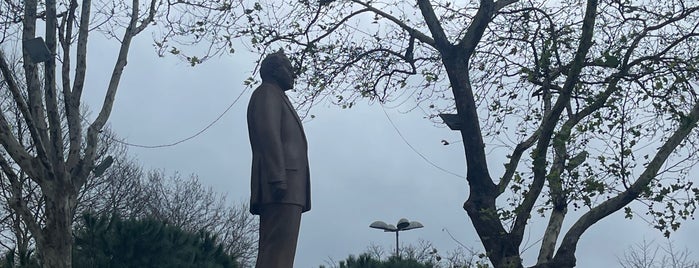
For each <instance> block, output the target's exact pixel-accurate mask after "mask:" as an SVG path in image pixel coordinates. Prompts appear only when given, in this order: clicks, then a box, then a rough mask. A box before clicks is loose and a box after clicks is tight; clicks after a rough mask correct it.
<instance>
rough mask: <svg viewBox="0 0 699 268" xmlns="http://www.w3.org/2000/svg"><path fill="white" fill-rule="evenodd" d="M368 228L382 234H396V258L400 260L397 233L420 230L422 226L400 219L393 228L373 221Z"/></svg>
mask: <svg viewBox="0 0 699 268" xmlns="http://www.w3.org/2000/svg"><path fill="white" fill-rule="evenodd" d="M369 227H371V228H375V229H381V230H383V231H384V232H394V233H396V257H397V258H400V251H398V249H399V244H398V232H400V231H407V230H412V229H417V228H422V227H424V226H423V225H422V223H419V222H416V221H408V220H407V219H406V218H402V219H400V220H399V221H398V223H397V224H396V225H395V226H394V225H393V224H386V223H385V222H383V221H375V222H372V223H371V224H370V225H369Z"/></svg>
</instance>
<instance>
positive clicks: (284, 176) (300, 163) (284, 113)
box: [248, 50, 311, 268]
mask: <svg viewBox="0 0 699 268" xmlns="http://www.w3.org/2000/svg"><path fill="white" fill-rule="evenodd" d="M260 76H261V78H262V84H261V85H260V86H259V87H258V88H257V89H255V91H254V92H253V93H252V97H251V98H250V103H249V105H248V133H249V134H250V145H251V146H252V180H251V185H250V188H251V197H250V212H251V213H252V214H255V215H260V230H259V231H260V237H259V249H258V254H257V264H256V266H255V267H256V268H291V267H293V265H294V256H295V254H296V242H297V239H298V233H299V226H300V223H301V213H303V212H306V211H309V210H310V209H311V187H310V172H309V168H308V147H307V142H306V135H305V134H304V131H303V125H302V123H301V119H299V116H298V114H297V113H296V110H294V107H293V106H292V105H291V102H289V99H288V98H287V96H286V94H285V93H284V92H285V91H286V90H289V89H291V88H293V85H294V78H295V75H294V72H293V68H292V66H291V61H289V58H287V57H286V55H284V52H283V51H281V50H280V51H279V52H276V53H273V54H270V55H268V56H267V57H266V58H265V59H264V60H262V63H261V64H260Z"/></svg>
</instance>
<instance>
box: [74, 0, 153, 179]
mask: <svg viewBox="0 0 699 268" xmlns="http://www.w3.org/2000/svg"><path fill="white" fill-rule="evenodd" d="M138 5H139V2H138V0H133V1H132V7H131V20H130V22H129V26H128V27H126V30H125V31H124V37H123V38H122V41H121V47H120V49H119V55H118V57H117V61H116V63H115V64H114V70H113V71H112V76H111V78H110V80H109V85H108V87H107V94H106V95H105V97H104V103H103V105H102V109H101V110H100V113H99V115H98V116H97V118H95V121H93V122H92V124H90V127H88V130H87V145H86V147H85V156H84V158H83V161H82V163H81V165H82V166H81V167H80V168H79V169H76V172H77V174H75V175H76V176H75V178H76V181H75V182H74V185H73V186H74V187H76V190H79V189H80V188H79V187H81V186H82V185H83V184H84V183H85V180H86V179H87V176H88V174H89V172H90V170H91V169H92V167H93V166H94V164H95V163H94V162H95V153H96V150H97V142H98V139H97V135H98V134H99V132H100V131H101V129H102V128H103V127H104V125H105V124H106V123H107V119H109V115H110V114H111V112H112V106H113V105H114V99H115V96H116V92H117V89H118V88H119V82H120V80H121V75H122V73H123V71H124V67H126V63H127V58H128V55H129V48H130V46H131V40H132V39H133V37H134V36H135V30H136V27H137V23H138V15H139V8H138ZM146 25H147V24H146Z"/></svg>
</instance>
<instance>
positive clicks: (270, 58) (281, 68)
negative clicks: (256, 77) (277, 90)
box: [260, 49, 295, 90]
mask: <svg viewBox="0 0 699 268" xmlns="http://www.w3.org/2000/svg"><path fill="white" fill-rule="evenodd" d="M260 77H261V78H262V82H270V83H274V84H277V85H279V86H280V87H281V88H282V90H289V89H292V88H293V87H294V78H295V74H294V68H293V67H292V66H291V61H290V60H289V58H288V57H287V56H286V55H285V54H284V50H282V49H280V50H279V51H277V52H274V53H272V54H269V55H267V57H265V59H264V60H262V63H260Z"/></svg>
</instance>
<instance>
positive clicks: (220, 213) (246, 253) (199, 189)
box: [142, 170, 258, 267]
mask: <svg viewBox="0 0 699 268" xmlns="http://www.w3.org/2000/svg"><path fill="white" fill-rule="evenodd" d="M142 187H143V188H144V190H143V194H144V195H145V196H147V198H143V199H142V200H144V202H145V204H146V209H145V211H144V215H145V216H148V217H150V218H154V219H158V220H161V221H164V222H167V223H169V224H171V225H173V226H176V227H179V228H181V229H183V230H187V231H192V232H195V231H197V230H201V229H204V230H207V231H209V232H211V233H212V234H214V235H216V236H217V239H219V241H220V242H221V244H222V245H223V246H224V249H225V251H226V252H227V253H228V254H230V255H231V256H234V257H235V258H236V260H237V261H238V263H239V264H240V265H241V266H242V267H252V266H253V265H254V260H255V256H256V254H257V229H258V222H257V220H256V219H255V218H254V217H253V215H252V214H250V213H248V205H247V204H246V203H243V202H239V203H231V201H229V200H227V198H226V195H224V194H221V193H217V192H215V191H214V190H213V188H211V187H205V186H204V185H202V184H201V183H200V182H199V179H198V177H197V176H195V175H192V176H189V177H186V178H183V177H181V176H180V175H179V174H177V173H175V174H174V175H172V176H166V175H165V174H164V173H163V172H162V171H157V170H156V171H151V172H149V173H148V178H147V179H146V180H144V182H143V185H142Z"/></svg>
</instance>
